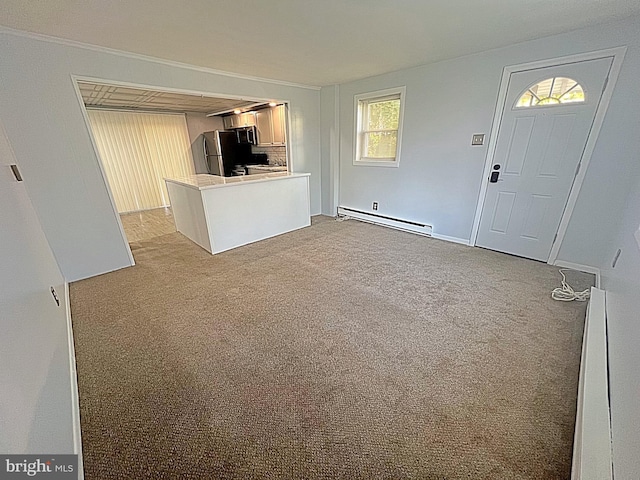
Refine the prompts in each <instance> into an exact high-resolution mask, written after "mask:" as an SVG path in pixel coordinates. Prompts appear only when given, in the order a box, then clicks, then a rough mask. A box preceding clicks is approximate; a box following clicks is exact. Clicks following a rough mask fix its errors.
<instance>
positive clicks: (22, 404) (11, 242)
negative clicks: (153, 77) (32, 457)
mask: <svg viewBox="0 0 640 480" xmlns="http://www.w3.org/2000/svg"><path fill="white" fill-rule="evenodd" d="M13 162H14V160H13V155H12V152H11V149H10V147H9V144H8V142H7V139H6V136H5V135H4V131H3V130H2V127H1V126H0V245H2V255H0V331H1V332H2V333H1V334H0V452H3V453H34V454H41V453H74V437H73V418H74V416H73V413H72V408H73V407H72V405H73V404H74V401H73V396H72V390H71V388H72V382H71V375H70V364H69V343H68V336H67V335H68V334H67V314H66V294H65V286H64V279H63V278H62V275H61V273H60V270H59V269H58V265H57V263H56V261H55V259H54V257H53V255H52V253H51V249H50V248H49V246H48V244H47V241H46V239H45V236H44V234H43V232H42V229H41V227H40V224H39V222H38V219H37V217H36V214H35V212H34V210H33V207H32V205H31V202H30V201H29V197H28V196H27V192H26V188H25V184H26V183H27V182H28V180H25V182H24V183H18V182H17V181H16V180H15V179H14V177H13V175H12V174H11V170H10V169H9V164H11V163H13ZM52 286H53V287H54V288H55V290H56V291H57V293H58V297H59V298H60V302H61V303H60V306H59V307H58V306H57V305H56V303H55V301H54V299H53V297H52V295H51V292H50V288H51V287H52ZM74 386H75V382H74Z"/></svg>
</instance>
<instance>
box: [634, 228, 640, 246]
mask: <svg viewBox="0 0 640 480" xmlns="http://www.w3.org/2000/svg"><path fill="white" fill-rule="evenodd" d="M633 236H634V237H635V239H636V243H637V244H638V248H640V227H638V229H637V230H636V231H635V233H634V234H633Z"/></svg>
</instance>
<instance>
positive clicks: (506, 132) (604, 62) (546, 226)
mask: <svg viewBox="0 0 640 480" xmlns="http://www.w3.org/2000/svg"><path fill="white" fill-rule="evenodd" d="M612 60H613V58H612V57H608V58H602V59H597V60H587V61H582V62H575V63H569V64H565V65H558V66H553V67H546V68H539V69H534V70H526V71H521V72H515V73H512V74H511V76H510V78H509V86H508V88H507V95H506V100H505V104H504V107H503V112H502V120H501V123H500V127H499V130H498V136H497V143H496V148H495V153H494V157H493V162H492V170H491V174H490V175H491V176H490V177H489V179H488V181H489V183H488V185H487V192H486V196H485V202H484V206H483V208H482V216H481V218H480V227H479V230H478V237H477V239H476V245H478V246H480V247H485V248H489V249H491V250H497V251H500V252H505V253H511V254H514V255H518V256H522V257H526V258H532V259H535V260H542V261H545V262H546V261H547V260H548V259H549V253H550V252H551V247H552V245H553V242H554V240H555V236H556V232H557V231H558V226H559V224H560V220H561V218H562V213H563V211H564V208H565V205H566V202H567V198H568V197H569V192H570V190H571V185H572V183H573V180H574V178H575V176H576V174H577V172H578V166H579V164H580V161H581V158H582V154H583V152H584V149H585V145H586V143H587V139H588V138H589V132H590V131H591V126H592V124H593V119H594V117H595V114H596V110H597V108H598V104H599V102H600V98H601V97H602V92H603V90H604V87H605V86H606V79H607V76H608V74H609V70H610V68H611V63H612Z"/></svg>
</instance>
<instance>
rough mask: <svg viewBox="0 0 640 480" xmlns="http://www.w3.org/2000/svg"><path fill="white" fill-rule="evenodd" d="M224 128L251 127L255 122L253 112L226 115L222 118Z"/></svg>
mask: <svg viewBox="0 0 640 480" xmlns="http://www.w3.org/2000/svg"><path fill="white" fill-rule="evenodd" d="M222 121H223V123H224V128H226V129H231V128H242V127H253V126H254V125H255V124H256V115H255V114H254V113H250V112H248V113H240V114H238V115H228V116H226V117H223V118H222Z"/></svg>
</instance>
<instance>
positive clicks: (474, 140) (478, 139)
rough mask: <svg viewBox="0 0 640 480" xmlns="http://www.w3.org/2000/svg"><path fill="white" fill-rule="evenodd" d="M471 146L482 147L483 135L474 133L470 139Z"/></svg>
mask: <svg viewBox="0 0 640 480" xmlns="http://www.w3.org/2000/svg"><path fill="white" fill-rule="evenodd" d="M471 145H484V133H474V134H473V137H471Z"/></svg>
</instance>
